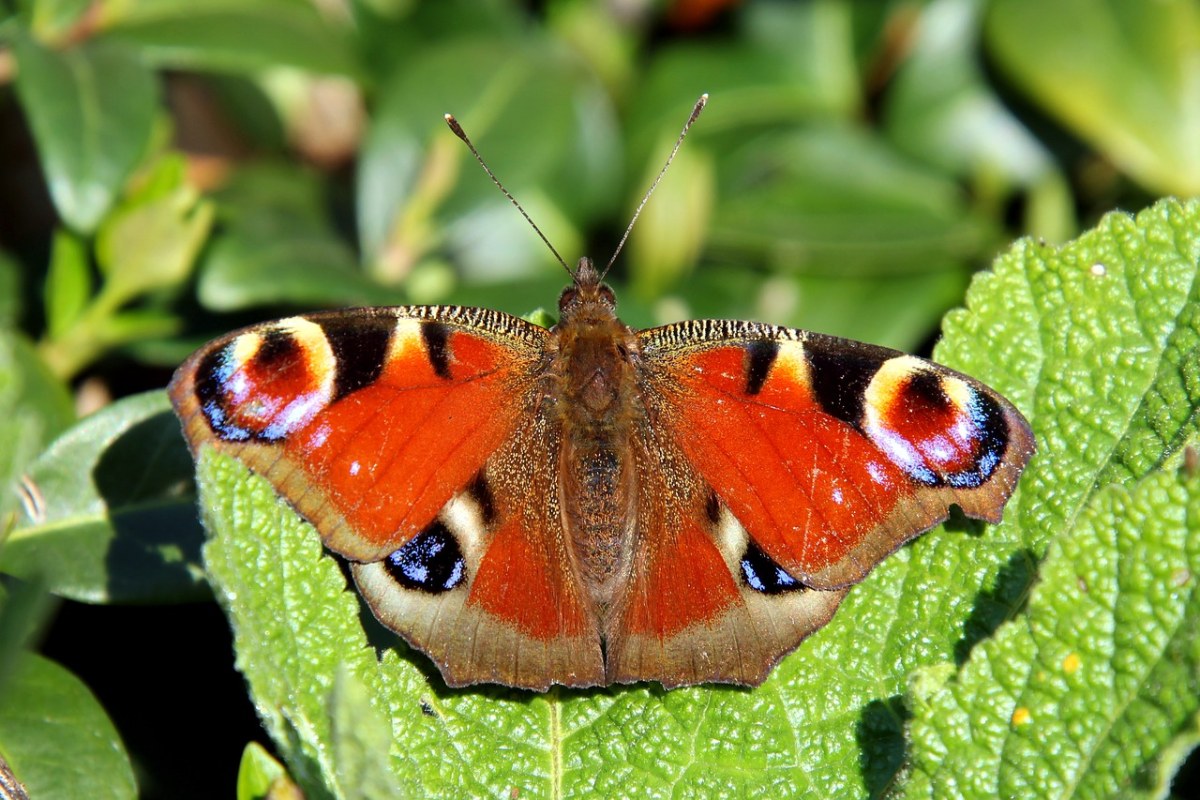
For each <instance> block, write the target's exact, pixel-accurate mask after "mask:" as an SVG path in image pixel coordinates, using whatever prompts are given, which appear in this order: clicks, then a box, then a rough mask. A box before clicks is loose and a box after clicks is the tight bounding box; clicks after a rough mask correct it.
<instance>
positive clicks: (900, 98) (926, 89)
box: [887, 0, 1054, 185]
mask: <svg viewBox="0 0 1200 800" xmlns="http://www.w3.org/2000/svg"><path fill="white" fill-rule="evenodd" d="M985 11H986V3H984V2H983V1H982V0H936V2H933V3H930V4H929V5H928V6H927V7H926V8H925V9H924V10H923V11H922V12H921V17H920V20H919V21H918V22H917V24H916V25H917V31H916V34H915V41H914V42H913V44H912V52H911V53H910V54H909V56H908V58H907V59H906V61H905V62H904V64H903V65H902V67H901V69H900V72H899V74H898V75H897V76H896V79H895V82H894V83H893V85H892V86H891V87H890V91H889V92H888V95H887V101H888V105H887V131H888V133H889V134H890V135H891V137H892V139H893V140H894V141H896V142H897V143H898V144H899V145H900V146H901V147H902V148H903V149H904V150H905V152H908V153H912V154H914V155H917V156H919V157H920V158H922V159H924V160H926V161H928V162H930V163H933V164H937V165H938V166H940V167H942V168H944V169H947V170H950V171H953V172H954V173H956V174H962V175H968V176H978V177H983V178H987V179H990V180H999V181H1003V182H1005V183H1011V184H1017V185H1031V184H1034V183H1036V182H1037V181H1038V180H1040V179H1041V178H1042V177H1043V175H1045V173H1046V172H1048V171H1050V170H1053V169H1054V164H1053V161H1052V160H1051V156H1050V153H1049V152H1047V150H1046V148H1045V147H1043V146H1042V144H1041V143H1040V142H1038V140H1037V139H1036V138H1034V136H1033V134H1032V133H1030V131H1029V130H1028V129H1027V128H1026V127H1025V126H1024V125H1023V124H1022V123H1021V122H1020V120H1019V119H1018V118H1017V117H1016V116H1014V115H1013V113H1012V112H1011V111H1009V110H1008V109H1007V108H1006V107H1005V106H1004V105H1003V103H1001V101H1000V99H999V98H998V97H996V95H995V94H994V93H993V91H992V90H991V88H990V87H989V85H988V84H987V82H986V79H985V77H984V75H983V71H982V67H981V65H980V64H979V62H978V55H977V48H978V41H979V38H980V36H981V29H982V18H983V15H984V12H985Z"/></svg>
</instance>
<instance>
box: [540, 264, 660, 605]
mask: <svg viewBox="0 0 1200 800" xmlns="http://www.w3.org/2000/svg"><path fill="white" fill-rule="evenodd" d="M559 311H560V313H561V320H560V322H559V324H558V325H556V326H555V328H554V331H553V333H554V338H555V344H556V345H557V346H556V347H555V348H554V351H555V353H556V355H555V359H554V362H553V365H552V368H551V369H552V375H553V380H554V384H553V388H552V390H551V391H552V394H553V399H554V406H555V408H556V409H557V413H556V416H557V418H558V422H559V425H560V431H561V442H562V446H561V450H560V475H561V476H562V482H561V484H560V492H561V495H560V502H561V507H562V509H563V514H564V520H565V522H566V525H567V528H568V530H569V532H570V537H571V540H572V543H573V545H574V548H573V549H574V553H575V556H576V558H577V560H578V562H579V565H580V570H581V574H582V575H583V577H584V583H585V585H586V586H587V588H588V591H589V593H590V594H591V596H592V598H593V600H594V602H595V603H596V604H597V607H598V610H599V611H600V612H601V613H603V610H604V609H605V608H607V606H608V605H609V603H610V601H611V599H612V593H613V590H614V589H615V584H616V580H617V578H618V576H619V575H620V574H622V570H621V565H622V562H623V560H624V559H625V558H627V557H628V551H629V547H630V536H629V532H630V531H631V530H632V527H633V517H634V507H635V499H636V483H635V479H636V470H635V465H634V463H633V453H634V449H633V447H632V443H633V442H632V439H633V432H634V429H635V426H636V422H637V420H638V419H639V417H640V415H641V414H642V410H641V406H640V403H639V402H638V399H637V392H636V381H635V371H634V370H635V367H634V361H633V359H634V358H635V357H636V350H637V338H636V335H635V334H634V331H633V330H632V329H631V328H629V327H628V326H627V325H625V324H624V323H623V322H621V321H620V320H619V319H617V315H616V302H615V300H614V298H613V294H612V290H611V289H609V288H608V287H607V286H604V285H603V284H602V283H600V281H599V277H598V276H597V275H596V273H595V270H594V269H592V267H591V262H590V261H588V260H587V259H583V260H581V261H580V265H579V270H578V272H577V275H576V281H575V284H574V285H572V286H570V287H568V288H567V289H566V290H565V291H564V292H563V295H562V298H561V299H560V302H559Z"/></svg>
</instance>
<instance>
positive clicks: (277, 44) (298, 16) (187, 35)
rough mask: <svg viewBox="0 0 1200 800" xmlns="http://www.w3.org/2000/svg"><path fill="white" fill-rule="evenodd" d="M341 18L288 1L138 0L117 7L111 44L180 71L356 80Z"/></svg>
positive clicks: (111, 23) (110, 30) (109, 35)
mask: <svg viewBox="0 0 1200 800" xmlns="http://www.w3.org/2000/svg"><path fill="white" fill-rule="evenodd" d="M335 19H336V15H334V14H329V15H323V14H322V13H321V12H320V10H319V9H318V7H317V6H314V5H312V4H310V3H297V2H292V1H291V0H192V2H189V3H187V4H181V3H178V2H175V0H136V1H135V2H129V3H122V4H120V6H119V8H118V10H117V13H116V14H115V15H114V18H113V19H111V20H110V21H109V27H108V29H107V31H106V38H108V39H111V40H113V41H120V42H127V43H129V44H130V45H134V46H136V47H137V50H138V52H139V53H141V54H142V55H143V56H144V57H145V58H146V59H148V60H151V61H153V62H155V63H157V64H158V65H160V66H163V67H170V68H175V69H190V70H196V69H201V70H204V69H208V70H219V71H229V72H251V73H252V72H258V71H261V70H266V69H270V68H273V67H279V66H281V65H287V66H293V67H299V68H300V69H304V70H308V71H310V72H315V73H336V74H342V75H355V74H356V73H357V72H358V65H357V64H356V62H355V58H354V54H353V51H352V49H351V48H350V41H349V38H348V37H347V35H346V31H345V29H344V28H343V27H341V26H339V25H337V24H335V22H334V20H335Z"/></svg>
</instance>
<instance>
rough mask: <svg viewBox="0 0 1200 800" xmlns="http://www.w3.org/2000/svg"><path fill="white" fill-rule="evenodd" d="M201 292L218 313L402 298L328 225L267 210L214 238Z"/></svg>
mask: <svg viewBox="0 0 1200 800" xmlns="http://www.w3.org/2000/svg"><path fill="white" fill-rule="evenodd" d="M196 291H197V294H198V295H199V297H200V302H201V303H203V304H204V306H205V308H208V309H211V310H213V311H236V310H239V309H243V308H250V307H253V306H262V305H294V306H309V307H312V306H352V305H372V304H374V305H386V304H388V302H389V301H391V302H393V303H394V302H397V301H398V300H399V297H398V295H397V293H396V292H395V290H388V289H384V288H381V287H377V286H375V285H374V284H373V283H372V282H371V281H370V280H369V279H368V278H367V276H366V275H365V274H363V272H362V270H361V269H360V267H359V266H358V261H357V259H356V258H355V256H354V253H353V252H352V251H351V249H350V247H349V246H348V245H347V244H346V243H345V242H343V241H341V240H339V239H338V238H337V237H336V236H334V235H333V234H332V233H331V232H330V231H328V230H325V229H324V226H315V225H311V224H308V223H306V222H305V221H304V220H303V219H300V218H297V217H293V216H290V215H288V214H287V213H286V212H284V213H280V212H277V211H273V210H264V209H260V210H258V211H256V212H253V213H251V214H249V215H247V216H244V217H242V218H240V219H238V220H237V221H236V222H234V223H233V228H232V230H229V231H227V232H225V233H224V234H221V235H219V236H217V237H216V238H215V239H214V241H213V244H212V248H211V249H210V250H209V252H208V254H207V257H206V258H205V259H204V263H203V265H202V267H201V270H200V278H199V282H198V284H197V287H196Z"/></svg>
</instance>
